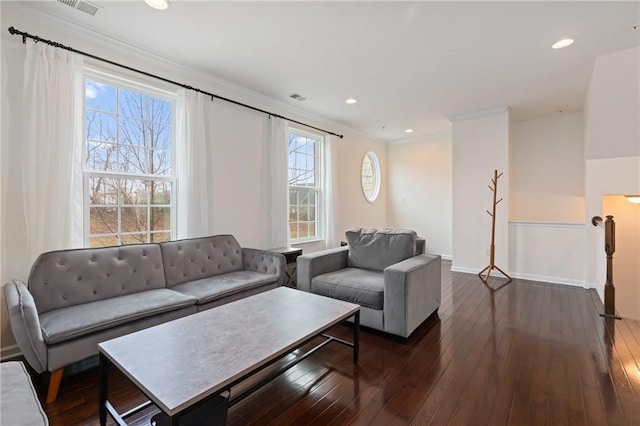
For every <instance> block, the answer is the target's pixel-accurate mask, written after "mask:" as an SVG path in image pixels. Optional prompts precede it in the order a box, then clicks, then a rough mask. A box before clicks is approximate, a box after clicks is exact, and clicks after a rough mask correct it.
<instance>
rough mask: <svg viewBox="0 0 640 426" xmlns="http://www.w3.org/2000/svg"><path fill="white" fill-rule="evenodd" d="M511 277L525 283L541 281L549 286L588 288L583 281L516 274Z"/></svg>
mask: <svg viewBox="0 0 640 426" xmlns="http://www.w3.org/2000/svg"><path fill="white" fill-rule="evenodd" d="M511 277H512V278H518V279H521V280H527V281H541V282H544V283H550V284H561V285H570V286H574V287H581V288H589V287H588V286H587V283H586V282H585V281H580V280H572V279H567V278H558V277H548V276H545V275H533V274H521V273H518V272H515V273H513V274H511Z"/></svg>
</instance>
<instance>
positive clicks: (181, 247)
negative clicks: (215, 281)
mask: <svg viewBox="0 0 640 426" xmlns="http://www.w3.org/2000/svg"><path fill="white" fill-rule="evenodd" d="M160 248H161V250H162V260H163V263H164V273H165V277H166V280H167V287H173V286H174V285H177V284H181V283H183V282H186V281H193V280H199V279H201V278H206V277H210V276H212V275H220V274H224V273H227V272H233V271H240V270H242V269H244V264H243V261H242V248H241V247H240V244H238V241H237V240H236V239H235V238H234V237H233V235H214V236H212V237H203V238H191V239H187V240H178V241H169V242H167V243H160Z"/></svg>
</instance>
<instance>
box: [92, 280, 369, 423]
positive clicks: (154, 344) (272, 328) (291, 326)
mask: <svg viewBox="0 0 640 426" xmlns="http://www.w3.org/2000/svg"><path fill="white" fill-rule="evenodd" d="M359 308H360V307H359V306H358V305H355V304H352V303H347V302H343V301H340V300H335V299H330V298H327V297H323V296H318V295H316V294H312V293H307V292H303V291H299V290H294V289H290V288H286V287H278V288H276V289H273V290H269V291H266V292H263V293H259V294H256V295H254V296H250V297H247V298H244V299H240V300H237V301H235V302H231V303H228V304H226V305H222V306H218V307H215V308H213V309H209V310H206V311H203V312H199V313H196V314H193V315H189V316H187V317H184V318H179V319H177V320H174V321H170V322H167V323H164V324H160V325H157V326H155V327H151V328H147V329H144V330H141V331H137V332H135V333H131V334H128V335H126V336H122V337H118V338H116V339H112V340H108V341H106V342H102V343H100V344H98V347H99V350H100V352H102V353H103V354H104V355H105V356H106V357H107V358H108V359H109V360H110V361H111V362H112V363H113V364H115V365H116V366H117V367H118V368H119V369H120V370H121V371H122V372H123V373H124V374H125V375H126V376H127V377H128V378H129V379H131V380H132V381H133V382H134V383H135V384H136V385H137V386H138V387H139V388H140V389H142V390H143V391H144V392H145V394H146V395H147V396H148V397H149V398H150V399H151V400H152V401H153V402H154V403H155V404H156V405H157V406H158V407H160V408H161V409H162V410H163V411H164V412H166V413H167V414H169V415H175V414H177V413H178V412H180V411H182V410H184V409H185V408H187V407H189V406H190V405H192V404H194V403H196V402H198V401H200V400H202V399H204V398H205V397H207V396H209V395H212V394H215V393H218V392H220V391H222V390H223V389H224V388H225V387H226V386H227V385H229V384H230V383H232V382H233V381H234V380H236V379H238V378H240V377H242V376H243V375H245V374H246V373H248V372H250V371H252V370H255V369H256V368H258V367H260V366H262V365H265V364H267V363H268V362H269V361H271V360H273V359H275V358H277V357H279V356H281V355H284V354H286V353H288V352H291V351H292V350H293V349H294V348H295V347H296V346H299V345H300V344H302V343H303V342H304V341H306V340H307V339H309V338H310V337H312V336H314V335H317V334H318V333H319V332H320V331H322V330H323V329H326V328H327V327H329V326H331V325H334V324H337V323H339V322H340V321H342V320H344V319H346V318H349V317H350V316H352V315H353V314H355V313H356V312H357V311H358V309H359Z"/></svg>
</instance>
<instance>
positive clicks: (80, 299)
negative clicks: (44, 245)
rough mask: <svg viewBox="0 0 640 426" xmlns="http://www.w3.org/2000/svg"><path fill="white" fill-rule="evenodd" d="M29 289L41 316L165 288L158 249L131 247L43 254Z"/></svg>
mask: <svg viewBox="0 0 640 426" xmlns="http://www.w3.org/2000/svg"><path fill="white" fill-rule="evenodd" d="M28 287H29V291H30V292H31V294H32V295H33V299H34V300H35V303H36V306H37V308H38V313H40V314H42V313H44V312H48V311H51V310H54V309H60V308H67V307H70V306H74V305H82V304H84V303H89V302H95V301H98V300H103V299H109V298H112V297H116V296H123V295H126V294H132V293H137V292H140V291H145V290H151V289H154V288H165V287H166V286H165V281H164V271H163V268H162V257H161V256H160V247H159V246H158V245H157V244H132V245H126V246H119V247H101V248H91V249H74V250H61V251H52V252H48V253H43V254H41V255H40V256H39V257H38V259H37V260H36V261H35V263H34V264H33V267H32V268H31V274H30V275H29V281H28Z"/></svg>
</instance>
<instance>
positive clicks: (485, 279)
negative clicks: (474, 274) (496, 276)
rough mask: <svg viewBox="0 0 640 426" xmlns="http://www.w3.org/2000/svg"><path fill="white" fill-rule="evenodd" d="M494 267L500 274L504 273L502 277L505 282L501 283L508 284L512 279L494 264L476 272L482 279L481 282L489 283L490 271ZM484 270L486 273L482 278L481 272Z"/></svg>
mask: <svg viewBox="0 0 640 426" xmlns="http://www.w3.org/2000/svg"><path fill="white" fill-rule="evenodd" d="M494 269H495V270H497V271H498V272H500V273H501V274H502V275H504V277H505V278H506V279H507V282H505V283H504V284H503V285H505V284H509V283H510V282H511V281H512V279H511V277H510V276H509V274H507V273H506V272H504V271H503V270H502V269H500V268H498V267H497V266H496V265H489V266H487V267H486V268H484V269H483V270H482V271H480V272H478V277H480V279H481V280H482V282H483V283H485V284H488V283H489V276H490V275H491V271H492V270H494ZM485 271H486V273H487V275H486V276H485V277H484V278H483V277H482V274H484V273H485Z"/></svg>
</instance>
